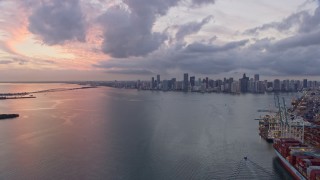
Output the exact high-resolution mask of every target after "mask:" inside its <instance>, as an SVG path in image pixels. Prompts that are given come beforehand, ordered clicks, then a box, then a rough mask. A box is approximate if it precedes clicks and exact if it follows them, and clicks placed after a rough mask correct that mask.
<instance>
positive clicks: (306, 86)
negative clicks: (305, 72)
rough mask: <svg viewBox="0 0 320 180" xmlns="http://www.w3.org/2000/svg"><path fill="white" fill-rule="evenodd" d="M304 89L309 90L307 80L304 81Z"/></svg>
mask: <svg viewBox="0 0 320 180" xmlns="http://www.w3.org/2000/svg"><path fill="white" fill-rule="evenodd" d="M303 88H308V80H307V79H304V80H303Z"/></svg>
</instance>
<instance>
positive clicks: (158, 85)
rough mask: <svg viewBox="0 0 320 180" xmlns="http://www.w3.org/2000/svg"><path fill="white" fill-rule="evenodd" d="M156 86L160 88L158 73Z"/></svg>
mask: <svg viewBox="0 0 320 180" xmlns="http://www.w3.org/2000/svg"><path fill="white" fill-rule="evenodd" d="M156 88H157V89H159V88H160V75H159V74H158V75H157V85H156Z"/></svg>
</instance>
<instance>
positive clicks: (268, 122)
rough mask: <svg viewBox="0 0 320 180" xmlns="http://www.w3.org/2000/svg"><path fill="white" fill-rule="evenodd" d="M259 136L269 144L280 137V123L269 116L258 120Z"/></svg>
mask: <svg viewBox="0 0 320 180" xmlns="http://www.w3.org/2000/svg"><path fill="white" fill-rule="evenodd" d="M259 135H260V136H261V137H262V138H263V139H264V140H266V141H267V142H269V143H272V142H273V139H275V138H279V137H280V135H281V131H280V123H279V122H278V120H277V118H276V117H274V116H271V115H265V116H264V117H263V118H262V119H261V120H259Z"/></svg>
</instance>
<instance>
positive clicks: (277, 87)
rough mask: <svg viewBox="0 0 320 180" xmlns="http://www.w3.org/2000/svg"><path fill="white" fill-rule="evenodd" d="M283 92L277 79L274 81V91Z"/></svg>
mask: <svg viewBox="0 0 320 180" xmlns="http://www.w3.org/2000/svg"><path fill="white" fill-rule="evenodd" d="M280 90H281V83H280V80H279V79H275V80H274V81H273V91H280Z"/></svg>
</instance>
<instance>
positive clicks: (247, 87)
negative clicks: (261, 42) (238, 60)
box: [89, 73, 320, 94]
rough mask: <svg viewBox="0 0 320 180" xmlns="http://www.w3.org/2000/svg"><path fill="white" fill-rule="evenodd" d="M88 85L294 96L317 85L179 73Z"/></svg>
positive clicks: (255, 77)
mask: <svg viewBox="0 0 320 180" xmlns="http://www.w3.org/2000/svg"><path fill="white" fill-rule="evenodd" d="M89 84H91V85H98V86H99V85H102V86H103V85H106V86H110V87H115V88H127V89H138V90H152V91H153V90H155V91H182V92H202V93H204V92H209V93H210V92H223V93H231V94H240V93H266V92H298V91H302V90H308V89H312V90H315V89H319V88H320V81H314V80H310V79H309V80H308V79H305V78H304V79H302V80H299V79H273V80H271V81H270V80H266V79H264V80H263V79H261V78H260V74H254V76H252V77H250V76H247V75H246V74H245V73H244V74H243V75H242V77H241V78H239V79H237V78H233V77H228V78H226V77H224V78H222V79H212V78H210V77H196V76H194V75H189V74H188V73H183V79H182V80H181V79H178V78H175V77H173V78H169V79H161V75H159V74H157V75H156V79H155V77H154V76H152V77H151V79H150V80H149V81H142V80H137V81H116V80H115V81H112V82H91V83H90V82H89Z"/></svg>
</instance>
